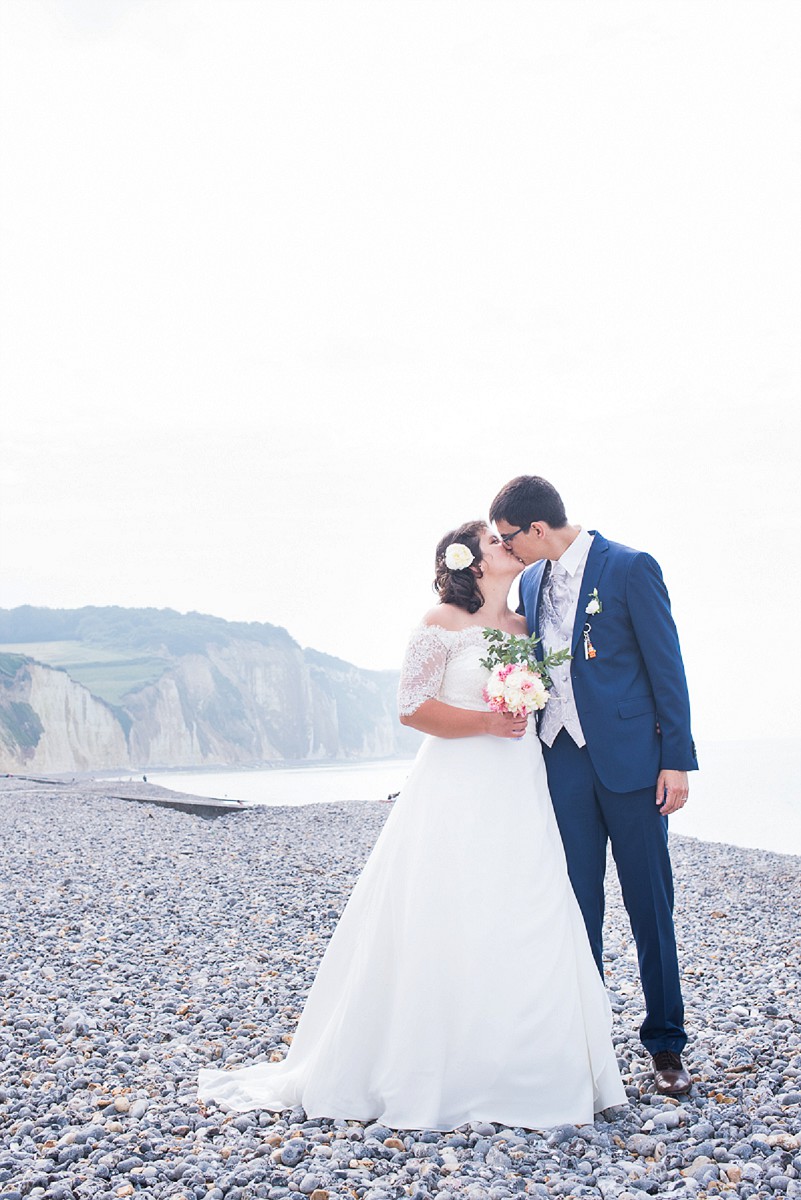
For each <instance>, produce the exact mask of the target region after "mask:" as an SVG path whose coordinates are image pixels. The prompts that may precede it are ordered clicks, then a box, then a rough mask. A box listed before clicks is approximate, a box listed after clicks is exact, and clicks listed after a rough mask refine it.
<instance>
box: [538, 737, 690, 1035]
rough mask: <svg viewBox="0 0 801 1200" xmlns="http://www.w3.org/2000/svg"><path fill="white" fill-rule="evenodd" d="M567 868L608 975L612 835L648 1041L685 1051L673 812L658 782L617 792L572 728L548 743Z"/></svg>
mask: <svg viewBox="0 0 801 1200" xmlns="http://www.w3.org/2000/svg"><path fill="white" fill-rule="evenodd" d="M542 752H543V756H544V758H545V766H546V769H547V771H548V786H549V788H550V792H551V799H552V801H553V807H554V812H555V814H556V820H557V824H558V826H559V832H560V833H561V835H562V842H563V843H564V847H565V857H566V858H567V870H568V874H569V876H570V882H571V884H572V885H573V891H574V892H575V893H576V899H577V900H578V903H579V907H580V909H581V912H582V915H583V917H584V923H585V925H586V927H587V935H588V937H589V939H590V946H591V948H592V953H593V956H594V958H595V962H596V963H597V966H598V970H599V971H600V972H601V977H602V978H603V974H604V970H603V920H604V874H605V871H606V847H607V841H610V842H611V844H612V854H613V856H614V859H615V865H616V867H617V873H618V878H619V880H620V887H621V890H622V893H623V903H624V904H625V906H626V911H627V913H628V915H629V920H630V921H631V930H632V933H633V934H634V941H635V943H636V946H637V958H638V961H639V965H640V980H641V981H642V989H643V994H644V996H645V1020H644V1021H643V1023H642V1025H641V1026H640V1040H641V1041H642V1043H643V1045H644V1046H645V1048H646V1050H648V1052H649V1053H650V1054H656V1053H657V1052H658V1051H659V1050H673V1051H675V1052H676V1053H677V1054H679V1053H681V1051H682V1050H683V1049H684V1046H685V1044H686V1042H687V1035H686V1034H685V1032H684V1003H683V1001H682V995H681V983H680V980H679V965H678V957H677V953H676V934H675V930H674V927H673V872H672V870H671V866H670V855H669V853H668V838H667V834H668V819H667V817H665V816H662V815H661V814H660V812H659V810H658V808H657V806H656V780H654V786H653V787H650V788H644V789H641V790H640V791H636V792H612V791H610V790H609V788H606V787H604V785H603V784H602V783H601V781H600V779H599V778H598V776H597V775H596V773H595V771H594V770H593V766H592V762H591V760H590V756H589V753H588V751H587V748H586V746H582V747H578V746H577V745H576V743H575V742H574V741H573V739H572V738H571V736H570V734H569V733H568V732H567V731H566V730H565V729H562V730H560V732H559V734H558V735H557V737H556V739H555V741H554V744H553V746H551V747H550V748H549V747H548V746H546V745H544V744H543V747H542Z"/></svg>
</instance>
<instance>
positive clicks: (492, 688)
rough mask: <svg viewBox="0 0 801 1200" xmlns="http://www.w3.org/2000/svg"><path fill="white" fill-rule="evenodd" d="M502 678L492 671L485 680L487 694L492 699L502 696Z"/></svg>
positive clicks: (498, 698)
mask: <svg viewBox="0 0 801 1200" xmlns="http://www.w3.org/2000/svg"><path fill="white" fill-rule="evenodd" d="M503 691H504V688H503V680H502V679H499V678H498V676H497V675H495V674H494V673H493V674H492V675H490V677H489V679H488V680H487V695H488V696H489V697H490V699H492V700H500V699H501V698H502V696H503Z"/></svg>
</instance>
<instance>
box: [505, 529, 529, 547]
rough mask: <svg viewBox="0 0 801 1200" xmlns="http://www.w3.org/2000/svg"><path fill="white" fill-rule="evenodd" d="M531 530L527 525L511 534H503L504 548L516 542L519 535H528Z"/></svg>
mask: <svg viewBox="0 0 801 1200" xmlns="http://www.w3.org/2000/svg"><path fill="white" fill-rule="evenodd" d="M529 529H531V526H530V525H526V526H525V527H521V528H520V529H513V530H512V532H511V533H502V534H501V541H502V542H503V544H504V546H508V545H510V544H511V543H512V542H513V541H514V539H515V538H516V537H517V535H518V533H526V532H527V531H528V530H529Z"/></svg>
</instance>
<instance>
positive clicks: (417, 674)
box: [398, 625, 448, 717]
mask: <svg viewBox="0 0 801 1200" xmlns="http://www.w3.org/2000/svg"><path fill="white" fill-rule="evenodd" d="M447 656H448V650H447V646H446V644H445V639H444V638H443V637H442V630H441V629H440V627H439V626H438V625H420V626H419V628H417V629H415V631H414V633H413V634H412V636H411V638H410V639H409V645H408V646H407V647H406V655H405V657H404V660H403V666H402V667H401V677H400V686H399V687H398V712H399V713H400V715H401V716H402V717H408V716H410V715H411V714H412V713H413V712H416V711H417V709H418V708H419V707H420V705H421V704H423V703H424V701H426V700H435V699H436V697H437V694H438V692H439V688H440V684H441V683H442V677H443V675H444V674H445V662H446V659H447Z"/></svg>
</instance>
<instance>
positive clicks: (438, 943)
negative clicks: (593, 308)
mask: <svg viewBox="0 0 801 1200" xmlns="http://www.w3.org/2000/svg"><path fill="white" fill-rule="evenodd" d="M522 569H523V568H522V563H521V562H520V561H519V560H518V559H517V558H516V557H514V556H512V555H511V554H509V553H508V552H507V551H506V549H505V548H504V546H503V543H502V542H501V540H500V538H499V537H498V536H497V535H496V534H495V533H494V532H492V531H491V530H490V529H489V528H488V526H487V525H486V524H485V523H484V522H482V521H472V522H469V523H468V524H465V525H462V526H460V527H459V528H458V529H454V530H453V531H451V532H450V533H448V534H446V535H445V537H444V538H442V540H441V541H440V543H439V545H438V546H437V548H436V552H435V584H434V586H435V590H436V592H437V594H438V597H439V602H438V604H436V605H435V607H434V608H432V609H431V610H430V611H429V612H428V613H427V614H426V615H425V616H424V618H423V620H422V622H421V623H420V625H418V626H417V628H416V629H415V630H414V632H413V633H412V636H411V640H410V642H409V646H408V649H407V652H406V657H405V660H404V664H403V670H402V673H401V685H400V693H399V705H400V711H401V718H402V720H403V721H404V723H406V724H408V725H411V726H413V727H414V728H416V729H419V730H422V731H423V732H424V733H426V734H427V735H429V736H428V737H427V738H426V740H425V741H424V743H423V746H422V748H421V750H420V753H419V754H418V757H417V760H416V762H415V765H414V767H413V769H412V772H411V774H410V776H409V779H408V781H407V783H406V784H405V786H404V787H403V789H402V791H401V793H400V795H399V797H398V799H397V801H396V803H395V804H394V806H393V807H392V809H391V811H390V813H389V816H388V818H387V821H386V824H385V825H384V828H383V830H382V833H381V835H380V837H379V839H378V841H377V843H376V845H375V848H374V849H373V852H372V854H371V855H370V858H369V859H368V861H367V864H366V866H365V867H364V870H363V871H362V874H361V876H360V877H359V880H358V882H357V883H356V886H355V888H354V890H353V893H352V895H351V897H350V900H349V901H348V903H347V905H346V907H345V910H344V912H343V914H342V918H341V920H340V922H339V924H338V926H337V928H336V930H335V932H334V934H333V937H332V938H331V941H330V943H329V946H328V948H327V950H326V952H325V955H324V957H323V960H322V962H321V964H320V968H319V971H318V973H317V977H316V979H315V981H314V984H313V985H312V988H311V991H310V992H309V995H308V998H307V1000H306V1004H305V1007H304V1009H303V1013H302V1015H301V1018H300V1022H299V1024H298V1027H297V1030H296V1032H295V1035H294V1038H293V1040H292V1044H291V1047H290V1050H289V1053H288V1054H287V1057H286V1059H285V1060H284V1061H283V1062H281V1063H259V1064H257V1065H255V1066H251V1067H245V1068H244V1069H241V1070H234V1071H217V1070H203V1071H201V1072H200V1080H199V1097H200V1099H201V1100H203V1101H215V1102H216V1103H218V1104H220V1105H221V1106H222V1107H224V1108H228V1109H234V1110H237V1111H245V1110H248V1109H254V1108H266V1109H272V1110H281V1109H285V1108H290V1107H294V1106H296V1105H300V1106H302V1107H303V1109H304V1110H305V1112H306V1114H307V1116H308V1117H309V1118H315V1117H334V1118H337V1117H338V1118H351V1119H355V1120H361V1121H369V1120H378V1121H380V1122H382V1123H383V1124H385V1125H388V1126H390V1127H392V1128H397V1129H441V1130H445V1129H453V1128H455V1127H457V1126H459V1125H463V1124H465V1123H466V1122H469V1121H494V1122H499V1123H501V1124H503V1125H507V1126H510V1127H523V1128H528V1129H543V1128H549V1127H552V1126H556V1125H561V1124H568V1123H569V1124H585V1123H591V1122H592V1121H593V1118H594V1114H595V1113H596V1112H598V1111H600V1110H602V1109H605V1108H610V1107H613V1106H617V1105H621V1104H625V1103H626V1094H625V1091H624V1088H623V1085H622V1082H621V1079H620V1073H619V1070H618V1065H617V1059H616V1056H615V1052H614V1048H613V1046H612V1041H611V1024H612V1014H611V1008H610V1004H609V999H608V997H607V994H606V990H605V988H604V985H603V982H602V980H601V979H600V977H599V975H598V972H597V970H596V967H595V962H594V960H593V956H592V952H591V950H590V945H589V942H588V939H587V934H586V931H585V928H584V922H583V921H582V917H581V912H580V910H579V906H578V904H577V902H576V898H575V896H574V894H573V891H572V889H571V887H570V882H569V879H568V874H567V868H566V864H565V855H564V851H563V849H562V842H561V839H560V836H559V830H558V828H557V824H556V820H555V818H554V813H553V808H552V805H551V800H550V796H549V794H548V784H547V778H546V773H545V766H544V763H543V758H542V750H541V748H540V742H539V740H538V738H537V736H536V733H535V731H534V728H533V718H532V719H531V721H529V719H528V718H527V717H526V715H525V713H520V714H519V715H516V711H492V710H491V709H490V708H488V703H487V699H486V697H485V689H486V688H487V687H488V686H489V681H490V680H491V678H492V676H491V675H490V671H489V670H488V668H487V666H485V665H484V664H483V663H482V659H484V658H485V657H486V656H487V654H488V649H489V644H488V640H487V638H486V637H485V630H487V629H488V628H491V629H495V630H498V631H501V634H502V635H503V639H502V640H503V642H504V644H508V639H509V637H510V636H512V635H516V636H518V637H525V635H526V628H525V624H524V621H523V618H522V617H520V616H518V615H517V614H515V613H513V612H512V611H511V610H510V608H509V606H508V602H507V601H508V595H509V590H510V587H511V584H512V582H513V581H514V579H515V578H516V576H517V575H518V574H519V573H520V572H521V571H522ZM499 636H500V635H499Z"/></svg>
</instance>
